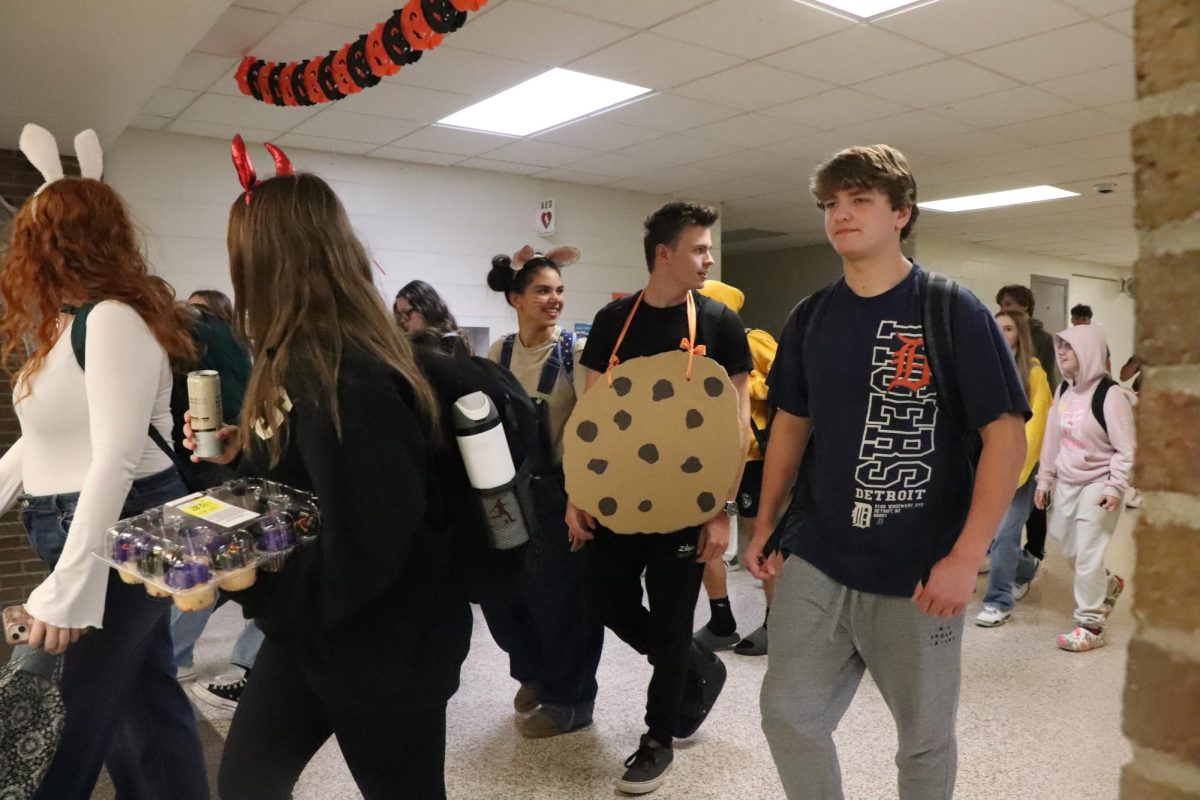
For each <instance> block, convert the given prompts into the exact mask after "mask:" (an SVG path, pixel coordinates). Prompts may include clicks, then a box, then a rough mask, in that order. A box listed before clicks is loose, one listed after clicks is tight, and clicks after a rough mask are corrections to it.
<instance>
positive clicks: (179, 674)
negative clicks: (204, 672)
mask: <svg viewBox="0 0 1200 800" xmlns="http://www.w3.org/2000/svg"><path fill="white" fill-rule="evenodd" d="M175 680H177V681H179V682H180V683H187V682H188V681H194V680H196V668H195V667H176V668H175Z"/></svg>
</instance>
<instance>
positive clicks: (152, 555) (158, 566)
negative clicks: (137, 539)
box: [137, 542, 183, 597]
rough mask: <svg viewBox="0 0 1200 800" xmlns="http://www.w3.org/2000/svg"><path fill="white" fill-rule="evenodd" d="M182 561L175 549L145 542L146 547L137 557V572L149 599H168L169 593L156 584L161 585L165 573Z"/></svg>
mask: <svg viewBox="0 0 1200 800" xmlns="http://www.w3.org/2000/svg"><path fill="white" fill-rule="evenodd" d="M182 560H183V559H182V558H180V554H179V552H178V550H177V549H176V548H174V547H171V546H164V545H162V544H159V543H152V542H147V546H146V547H144V548H142V549H141V551H140V552H139V553H138V557H137V567H138V572H140V573H141V574H142V578H143V579H145V583H146V593H147V594H149V595H150V596H151V597H170V596H171V593H170V592H169V591H167V590H166V589H163V588H161V587H160V586H157V585H156V583H162V582H163V580H164V579H165V578H166V575H167V571H168V570H169V569H170V568H171V567H173V566H175V565H176V564H179V563H180V562H182Z"/></svg>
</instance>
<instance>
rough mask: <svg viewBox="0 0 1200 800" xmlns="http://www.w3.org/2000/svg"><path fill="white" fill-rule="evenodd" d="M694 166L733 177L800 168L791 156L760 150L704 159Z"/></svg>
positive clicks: (798, 163) (799, 164)
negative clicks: (732, 175) (729, 174)
mask: <svg viewBox="0 0 1200 800" xmlns="http://www.w3.org/2000/svg"><path fill="white" fill-rule="evenodd" d="M695 166H697V167H701V168H703V169H712V170H716V171H718V172H728V173H731V174H734V175H751V176H753V175H767V174H769V173H771V172H772V171H773V170H782V169H785V168H790V167H798V166H801V163H800V162H799V161H798V160H797V159H795V158H793V157H792V156H786V155H781V154H780V153H766V152H763V151H762V150H742V151H740V152H737V153H730V154H729V155H726V156H717V157H716V158H709V159H705V160H704V161H697V162H695Z"/></svg>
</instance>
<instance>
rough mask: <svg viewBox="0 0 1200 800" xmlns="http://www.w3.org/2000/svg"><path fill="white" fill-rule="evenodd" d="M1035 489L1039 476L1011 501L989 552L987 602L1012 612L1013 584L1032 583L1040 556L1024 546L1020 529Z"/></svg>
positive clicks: (984, 598)
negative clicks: (1037, 556) (990, 566)
mask: <svg viewBox="0 0 1200 800" xmlns="http://www.w3.org/2000/svg"><path fill="white" fill-rule="evenodd" d="M1035 489H1037V478H1036V477H1034V476H1033V475H1030V476H1029V480H1027V481H1025V485H1024V486H1022V487H1021V488H1019V489H1017V493H1016V494H1014V495H1013V500H1012V504H1011V505H1010V506H1009V507H1008V511H1007V512H1006V513H1005V514H1004V519H1003V520H1002V521H1001V522H1000V528H999V530H997V531H996V538H995V539H994V540H993V541H992V551H991V553H989V555H988V559H989V560H990V561H991V565H992V570H991V572H989V573H988V585H987V593H986V594H984V596H983V602H984V604H985V605H989V606H996V607H997V608H1001V609H1003V610H1005V611H1011V610H1012V607H1013V584H1014V583H1029V582H1030V581H1031V580H1033V576H1034V575H1035V574H1036V573H1037V568H1038V561H1037V559H1036V558H1034V557H1033V556H1032V555H1031V554H1030V553H1029V551H1028V550H1025V549H1024V548H1023V547H1021V529H1022V528H1023V527H1024V526H1025V520H1026V519H1028V517H1029V509H1030V508H1031V507H1032V505H1033V492H1034V490H1035Z"/></svg>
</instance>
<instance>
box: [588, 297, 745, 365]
mask: <svg viewBox="0 0 1200 800" xmlns="http://www.w3.org/2000/svg"><path fill="white" fill-rule="evenodd" d="M640 294H641V293H640V292H639V293H638V294H634V295H631V296H630V297H622V298H621V299H620V300H614V301H613V302H611V303H609V304H608V305H606V306H605V307H604V308H602V309H600V311H598V312H597V313H596V319H595V321H593V322H592V330H591V332H590V333H589V334H588V338H587V344H586V345H585V346H584V348H583V355H582V356H580V357H579V363H580V364H583V366H585V367H587V368H588V369H592V370H595V371H597V372H604V371H605V370H607V369H608V359H609V356H611V355H612V350H613V345H615V344H616V343H617V337H618V336H619V335H620V334H621V328H622V327H623V326H624V325H625V319H626V318H627V317H628V316H629V312H630V310H631V309H632V308H633V304H634V302H635V301H636V300H637V298H638V296H639V295H640ZM692 297H693V298H694V299H695V301H696V343H697V344H702V345H704V346H705V348H706V349H707V354H708V357H709V358H711V359H713V360H714V361H716V362H717V363H718V364H720V365H721V366H722V367H724V368H725V371H726V372H728V373H729V374H730V375H731V376H732V375H737V374H739V373H742V372H749V371H750V370H751V369H753V368H754V362H753V361H752V360H751V359H750V346H749V345H748V344H747V343H746V333H745V330H746V328H745V326H743V325H742V320H741V319H740V318H739V317H738V315H737V312H735V311H734V310H733V309H731V308H729V307H727V306H725V305H723V304H721V303H719V302H717V301H716V300H710V299H708V298H707V297H704V296H703V295H701V294H700V293H698V292H692ZM709 304H711V305H713V306H715V307H717V308H719V310H720V315H719V319H718V320H717V322H716V325H715V326H710V325H706V324H705V318H706V313H705V311H704V308H705V306H706V305H709ZM708 314H712V312H711V311H709V312H708ZM713 328H715V334H714V335H712V336H710V334H709V332H708V331H709V330H712V329H713ZM687 335H688V324H687V303H686V302H683V303H680V304H679V305H674V306H669V307H667V308H657V307H655V306H652V305H650V304H649V303H642V304H641V305H640V306H638V310H637V314H635V315H634V317H633V322H631V323H630V325H629V331H628V332H627V333H626V334H625V339H624V340H623V341H622V342H621V349H620V350H619V351H618V352H617V358H619V359H620V360H621V361H622V362H625V361H628V360H630V359H631V358H639V357H641V356H654V355H658V354H659V353H669V352H671V351H673V350H678V349H679V343H680V341H681V340H683V339H684V338H685V337H686V336H687ZM709 338H712V339H713V340H714V341H708V339H709Z"/></svg>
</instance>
